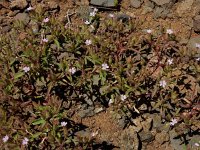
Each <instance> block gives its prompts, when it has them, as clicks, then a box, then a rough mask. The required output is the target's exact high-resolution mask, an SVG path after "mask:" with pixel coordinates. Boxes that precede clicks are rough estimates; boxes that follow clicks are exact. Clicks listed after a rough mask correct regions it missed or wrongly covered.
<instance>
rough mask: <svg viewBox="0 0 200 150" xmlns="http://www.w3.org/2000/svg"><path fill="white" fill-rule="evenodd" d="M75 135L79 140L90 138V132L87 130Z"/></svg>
mask: <svg viewBox="0 0 200 150" xmlns="http://www.w3.org/2000/svg"><path fill="white" fill-rule="evenodd" d="M75 135H76V136H78V137H81V138H88V139H89V138H91V132H90V130H89V129H85V130H81V131H78V132H76V133H75Z"/></svg>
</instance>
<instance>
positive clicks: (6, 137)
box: [2, 135, 9, 143]
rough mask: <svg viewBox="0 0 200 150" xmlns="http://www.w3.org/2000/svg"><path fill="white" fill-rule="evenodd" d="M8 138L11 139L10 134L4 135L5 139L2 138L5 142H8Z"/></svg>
mask: <svg viewBox="0 0 200 150" xmlns="http://www.w3.org/2000/svg"><path fill="white" fill-rule="evenodd" d="M8 139H9V136H8V135H6V136H4V137H3V139H2V140H3V142H4V143H6V142H7V141H8Z"/></svg>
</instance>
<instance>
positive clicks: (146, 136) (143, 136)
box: [139, 131, 155, 143]
mask: <svg viewBox="0 0 200 150" xmlns="http://www.w3.org/2000/svg"><path fill="white" fill-rule="evenodd" d="M139 137H140V140H141V141H142V142H147V143H149V142H151V141H153V140H154V139H155V137H154V136H153V134H152V133H151V132H150V131H148V132H145V131H142V132H140V133H139Z"/></svg>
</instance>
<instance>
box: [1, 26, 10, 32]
mask: <svg viewBox="0 0 200 150" xmlns="http://www.w3.org/2000/svg"><path fill="white" fill-rule="evenodd" d="M10 30H11V27H10V26H4V27H2V29H1V33H7V32H9V31H10Z"/></svg>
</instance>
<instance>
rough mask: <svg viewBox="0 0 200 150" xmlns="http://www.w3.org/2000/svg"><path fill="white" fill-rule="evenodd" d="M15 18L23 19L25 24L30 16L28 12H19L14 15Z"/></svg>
mask: <svg viewBox="0 0 200 150" xmlns="http://www.w3.org/2000/svg"><path fill="white" fill-rule="evenodd" d="M14 20H18V21H22V22H23V23H24V24H28V23H29V21H30V18H29V16H28V14H27V13H19V14H17V15H16V16H15V17H14Z"/></svg>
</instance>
